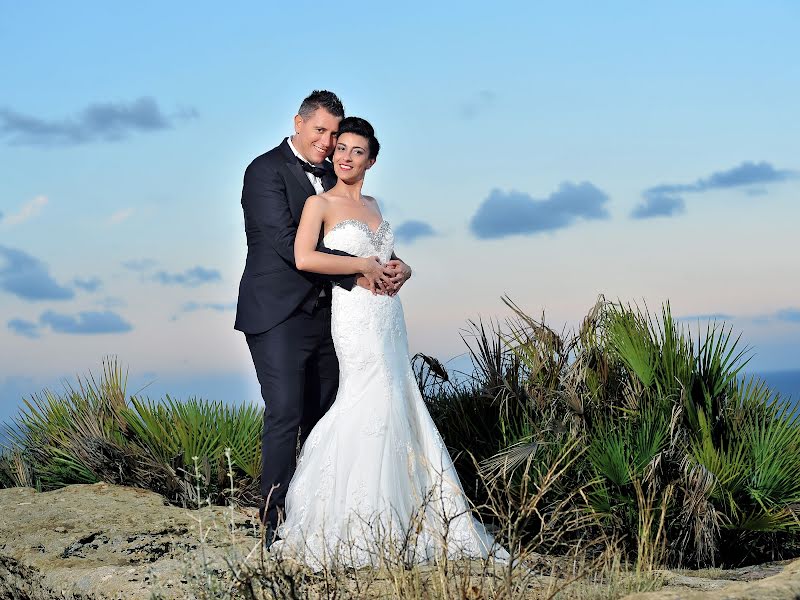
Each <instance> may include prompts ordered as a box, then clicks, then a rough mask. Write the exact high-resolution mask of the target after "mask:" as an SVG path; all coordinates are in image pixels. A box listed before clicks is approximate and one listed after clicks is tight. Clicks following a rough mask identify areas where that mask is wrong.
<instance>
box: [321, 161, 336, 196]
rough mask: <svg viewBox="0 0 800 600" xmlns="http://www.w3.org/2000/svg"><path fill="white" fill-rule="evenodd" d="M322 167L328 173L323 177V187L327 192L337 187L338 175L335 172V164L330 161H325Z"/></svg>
mask: <svg viewBox="0 0 800 600" xmlns="http://www.w3.org/2000/svg"><path fill="white" fill-rule="evenodd" d="M322 165H323V166H324V167H325V170H326V171H327V173H325V175H323V176H322V187H323V188H325V191H326V192H327V191H328V190H329V189H331V188H332V187H333V186H335V185H336V173H334V172H333V163H331V162H330V161H329V160H325V162H324V163H322Z"/></svg>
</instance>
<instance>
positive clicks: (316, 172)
mask: <svg viewBox="0 0 800 600" xmlns="http://www.w3.org/2000/svg"><path fill="white" fill-rule="evenodd" d="M297 162H299V163H300V166H301V167H303V171H305V172H306V173H311V174H312V175H313V176H314V177H319V178H320V179H322V178H323V177H324V176H325V175H327V174H328V170H327V169H323V168H322V167H316V166H314V165H312V164H311V163H307V162H306V161H304V160H303V159H302V158H300V157H299V156H298V157H297Z"/></svg>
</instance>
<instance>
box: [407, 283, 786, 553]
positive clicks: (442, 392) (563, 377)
mask: <svg viewBox="0 0 800 600" xmlns="http://www.w3.org/2000/svg"><path fill="white" fill-rule="evenodd" d="M505 302H506V304H507V305H508V306H509V308H511V309H512V311H513V314H514V317H513V318H512V319H511V320H510V321H509V322H508V323H507V326H506V327H505V328H504V329H501V328H500V327H499V326H495V327H493V328H491V329H490V330H489V331H487V329H486V327H485V326H484V325H483V324H482V323H477V324H476V323H473V324H471V330H470V331H469V332H468V335H467V336H465V341H466V343H467V345H468V347H469V350H470V353H471V356H472V359H473V363H474V365H475V366H476V372H475V374H474V375H472V376H471V377H469V378H468V379H467V381H465V382H462V383H454V382H453V381H452V378H451V377H450V376H449V374H448V373H447V372H445V371H444V370H443V369H442V368H441V365H439V364H438V363H437V362H436V361H435V360H433V359H431V358H428V357H422V356H419V357H418V358H417V361H416V368H417V373H418V375H419V378H420V382H421V387H422V389H423V393H424V395H425V397H426V400H427V401H428V403H429V405H430V407H431V411H432V413H433V414H434V418H435V420H436V422H437V425H438V426H439V428H440V431H441V433H442V435H443V437H444V439H445V441H446V442H447V444H448V445H449V447H450V448H451V449H453V450H454V451H455V453H454V458H455V460H456V466H457V468H458V470H459V472H460V473H461V474H462V476H463V478H464V480H465V482H472V485H466V488H467V492H468V493H469V494H471V495H472V500H473V501H474V502H475V503H476V504H478V505H480V504H482V503H483V502H484V500H485V486H483V485H481V482H482V481H483V480H485V479H486V478H487V477H488V478H489V479H490V480H497V479H498V478H501V479H506V480H509V481H510V482H511V485H517V486H520V485H524V482H525V481H526V477H528V476H530V473H531V470H532V469H533V471H534V472H536V471H537V469H539V468H540V466H541V465H544V464H548V463H551V462H552V461H553V458H554V457H556V456H563V455H566V454H570V453H579V454H580V459H579V460H574V461H572V462H571V463H570V467H569V469H568V470H567V471H566V472H565V473H564V477H562V479H561V481H560V486H559V487H558V488H557V489H555V490H553V493H554V495H556V496H561V497H566V495H567V493H568V492H569V490H574V489H583V490H585V492H586V493H585V496H583V495H582V496H581V498H580V500H581V502H582V503H583V508H584V509H585V510H587V511H589V512H590V513H592V514H593V515H595V516H596V517H598V519H597V520H596V521H594V522H591V525H589V526H588V527H589V528H590V529H591V530H592V531H594V532H595V533H602V534H604V535H605V536H608V537H610V538H614V539H618V540H620V542H621V544H622V546H623V548H624V549H625V551H626V555H627V556H630V557H634V558H635V559H636V560H638V561H639V562H640V563H641V564H644V565H647V566H654V565H660V564H670V565H682V566H702V565H705V566H709V565H715V564H723V565H733V564H736V565H738V564H742V563H750V562H755V561H761V560H764V559H777V558H788V557H791V556H797V555H799V554H800V477H798V475H797V473H800V415H799V414H798V413H796V412H794V413H793V412H792V411H791V409H790V408H789V405H788V404H787V403H784V402H782V401H781V398H780V397H779V396H778V395H777V394H774V393H772V392H771V391H770V390H769V389H768V388H767V387H766V385H765V384H764V382H762V381H759V380H757V379H755V378H750V379H748V380H745V379H744V378H742V377H741V376H740V372H741V370H742V368H743V367H744V366H745V364H746V362H747V359H746V354H747V351H746V349H740V348H739V344H738V342H739V339H738V338H733V337H732V334H731V330H730V328H728V327H726V326H724V325H716V324H713V325H709V326H708V328H707V329H706V331H705V334H704V335H703V336H702V337H701V336H700V335H698V336H697V338H696V339H694V338H693V337H691V336H690V335H689V333H688V332H687V331H686V330H685V329H684V328H681V327H680V326H679V325H678V323H677V322H676V321H675V319H673V318H672V315H671V313H670V308H669V304H666V305H665V306H664V307H663V308H662V310H661V313H660V315H657V316H654V315H652V314H650V313H649V312H648V311H646V310H645V311H642V310H639V309H636V308H632V307H630V306H625V305H622V304H619V303H610V302H606V301H605V300H604V299H602V298H600V299H599V300H598V302H597V303H596V305H595V306H594V307H593V308H592V310H591V311H590V312H589V314H588V315H587V316H586V318H585V319H584V320H583V322H582V324H581V326H580V328H579V330H578V331H577V332H576V333H574V334H570V335H565V334H562V335H559V334H557V333H556V332H555V331H553V330H552V329H551V328H549V327H547V325H546V324H545V323H544V321H537V320H535V319H533V318H531V317H530V316H528V315H526V314H525V313H524V312H523V311H522V310H521V309H520V308H519V307H518V306H517V305H515V304H514V303H513V302H511V301H510V300H508V299H506V300H505ZM529 533H531V534H535V530H531V531H530V532H529ZM586 535H589V533H588V531H584V532H582V533H581V536H586ZM554 550H558V549H557V548H556V549H554Z"/></svg>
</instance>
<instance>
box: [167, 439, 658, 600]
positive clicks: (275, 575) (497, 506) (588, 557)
mask: <svg viewBox="0 0 800 600" xmlns="http://www.w3.org/2000/svg"><path fill="white" fill-rule="evenodd" d="M577 456H578V454H577V453H573V454H570V453H567V454H566V455H564V456H562V457H559V458H558V459H557V460H555V461H554V462H553V464H551V465H549V468H547V469H546V470H545V471H544V472H535V473H534V472H530V473H526V474H523V480H522V483H521V485H513V486H512V485H509V484H507V482H508V477H507V476H508V473H504V472H503V471H502V470H501V471H500V472H499V473H498V472H495V474H494V477H492V479H490V480H487V481H486V486H487V489H489V490H490V494H489V497H490V502H489V503H488V504H487V506H483V507H480V508H481V511H480V512H481V514H492V515H493V516H494V525H495V526H494V528H493V529H494V532H495V534H496V537H497V539H498V540H500V541H502V543H503V546H504V547H505V548H506V549H507V550H508V551H509V553H510V555H511V560H509V561H507V562H501V561H495V560H493V559H491V558H488V559H483V560H466V559H459V560H448V559H447V558H446V557H442V558H441V559H440V560H437V561H435V562H431V563H424V564H417V563H414V562H413V561H409V560H408V557H409V555H411V556H413V547H412V548H410V547H409V546H413V544H414V543H415V541H416V538H415V536H414V531H415V530H417V524H415V523H412V524H411V525H410V526H409V531H408V532H406V536H405V538H404V544H402V545H398V544H397V542H396V540H397V536H387V538H386V540H385V543H382V544H380V545H379V547H378V556H379V560H377V562H376V564H375V566H372V567H364V568H360V569H353V568H348V567H343V566H337V565H336V564H332V563H328V564H326V565H325V566H324V568H322V569H316V570H315V569H312V568H310V567H309V566H307V565H305V564H302V563H300V562H298V561H296V560H294V559H292V558H290V557H288V556H281V555H280V553H275V552H267V551H265V550H264V545H263V540H260V541H258V542H257V543H255V544H253V542H252V537H247V536H246V535H245V534H244V533H243V532H242V531H241V530H240V529H238V528H237V527H236V525H235V521H234V514H235V511H236V510H237V507H236V506H235V505H233V504H230V505H229V509H230V513H229V515H230V518H229V519H228V522H227V523H223V524H220V523H209V522H207V521H206V522H204V521H203V520H202V519H201V517H200V516H199V515H201V514H202V513H201V512H199V511H198V513H197V515H198V516H197V517H196V521H197V532H198V539H199V542H200V543H199V552H198V553H197V554H195V555H193V556H192V557H188V558H187V563H186V573H185V579H186V580H187V581H188V590H187V592H186V597H191V598H198V599H202V600H210V599H211V598H214V599H223V600H227V599H231V600H232V599H234V598H236V599H239V598H241V599H247V600H295V599H298V600H299V599H306V598H309V599H326V600H334V599H337V600H338V599H342V600H345V599H365V598H376V599H377V598H396V599H402V600H406V599H411V600H415V599H418V600H452V599H459V600H490V599H491V600H512V599H513V600H516V599H523V600H524V599H550V598H559V599H573V598H574V599H576V600H584V599H592V600H593V599H595V598H597V599H615V598H619V597H621V596H623V595H626V594H628V593H631V592H637V591H650V590H653V589H657V588H658V587H659V585H660V580H659V578H658V576H657V575H655V574H653V573H648V572H645V571H644V570H642V569H641V568H628V567H627V565H626V563H625V562H624V560H623V559H622V558H621V550H620V548H621V546H620V545H619V544H617V543H615V542H614V541H613V540H608V539H604V538H600V539H584V538H581V537H580V535H581V532H585V531H586V527H587V519H591V518H592V517H590V516H587V514H586V512H585V511H582V510H580V509H578V508H577V503H575V502H569V501H564V500H563V499H561V500H559V502H558V503H555V504H554V503H552V502H551V501H549V500H548V498H549V495H548V492H550V490H551V489H552V488H553V487H554V486H555V485H556V484H557V483H558V481H559V478H560V477H562V476H563V474H564V472H565V471H566V469H567V468H568V467H569V464H570V462H571V461H573V460H575V459H576V457H577ZM228 460H229V461H230V458H229V457H228ZM527 467H528V468H529V467H531V464H530V462H529V463H528V464H527ZM502 475H506V477H504V476H502ZM195 477H196V482H197V483H196V485H197V486H198V488H197V495H198V497H199V496H200V483H201V481H202V474H201V472H200V470H199V469H197V470H196V471H195ZM231 485H233V479H232V475H231ZM510 494H514V498H513V500H514V505H515V507H516V508H515V509H514V510H511V508H510V507H511V499H512V498H510V497H509V495H510ZM582 494H583V490H575V491H574V496H575V498H577V497H580V496H581V495H582ZM520 507H522V510H520ZM423 508H424V507H423ZM423 512H424V510H421V511H420V514H422V513H423ZM220 526H222V527H226V528H227V531H228V534H229V536H230V545H229V548H228V552H227V555H226V556H225V557H224V562H222V563H220V562H219V561H218V562H214V561H213V560H210V559H209V557H208V556H207V555H206V553H205V548H204V543H205V539H206V535H207V533H208V531H209V530H210V528H212V527H220ZM532 530H533V531H537V532H538V533H536V534H535V535H530V531H532ZM576 536H578V537H576ZM389 537H391V539H389ZM401 537H402V536H401ZM350 542H351V544H355V543H357V542H356V541H355V540H351V541H350ZM349 547H350V546H349V545H347V544H346V545H344V548H343V551H344V552H345V554H346V553H347V550H348V548H349ZM543 548H563V549H565V550H567V551H566V552H564V553H563V554H561V555H558V556H552V555H551V556H548V555H546V554H544V553H542V552H541V550H542V549H543ZM154 597H155V598H159V597H161V596H159V595H158V594H155V595H154Z"/></svg>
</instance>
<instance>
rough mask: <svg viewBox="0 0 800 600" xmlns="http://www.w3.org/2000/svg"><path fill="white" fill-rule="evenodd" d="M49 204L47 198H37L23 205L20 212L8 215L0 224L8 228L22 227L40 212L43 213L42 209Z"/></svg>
mask: <svg viewBox="0 0 800 600" xmlns="http://www.w3.org/2000/svg"><path fill="white" fill-rule="evenodd" d="M46 204H47V196H36V197H35V198H34V199H33V200H29V201H28V202H26V203H25V204H23V205H22V206H21V207H20V209H19V212H17V213H15V214H12V215H8V216H6V217H4V218H2V220H0V223H2V224H3V225H6V226H12V227H13V226H14V225H20V224H21V223H24V222H25V221H27V220H28V219H31V218H33V217H35V216H37V215H38V214H39V213H40V212H42V208H43V207H44V206H45V205H46Z"/></svg>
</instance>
